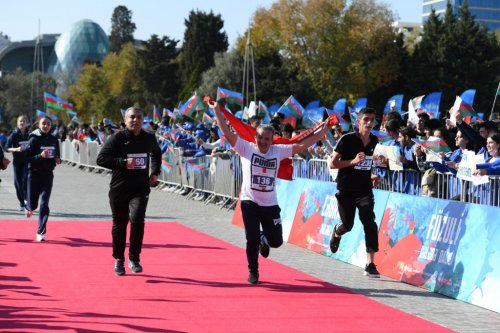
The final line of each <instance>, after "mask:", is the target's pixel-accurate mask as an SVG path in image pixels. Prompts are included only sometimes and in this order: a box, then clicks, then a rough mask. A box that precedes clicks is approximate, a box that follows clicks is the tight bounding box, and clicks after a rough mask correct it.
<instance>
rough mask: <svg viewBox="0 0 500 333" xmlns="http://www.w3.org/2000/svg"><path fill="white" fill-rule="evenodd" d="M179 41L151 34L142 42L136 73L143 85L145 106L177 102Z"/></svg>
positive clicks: (170, 105) (171, 105) (169, 104)
mask: <svg viewBox="0 0 500 333" xmlns="http://www.w3.org/2000/svg"><path fill="white" fill-rule="evenodd" d="M178 42H179V41H177V40H175V39H170V38H169V37H167V36H163V37H162V38H161V39H160V38H159V37H158V36H157V35H152V36H151V38H150V39H149V40H148V41H145V42H142V45H141V48H140V49H139V50H138V51H137V55H138V63H139V66H138V75H139V77H140V79H141V81H142V83H143V86H144V94H145V95H144V97H145V98H146V102H147V105H146V107H147V108H152V106H153V104H154V105H157V106H159V107H160V105H167V106H168V107H173V106H174V105H175V103H176V102H177V96H178V94H179V87H180V82H179V78H178V63H177V62H176V59H177V56H178V55H179V50H178V49H177V43H178Z"/></svg>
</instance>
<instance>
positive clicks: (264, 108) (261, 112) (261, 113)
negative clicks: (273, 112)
mask: <svg viewBox="0 0 500 333" xmlns="http://www.w3.org/2000/svg"><path fill="white" fill-rule="evenodd" d="M258 110H259V112H258V114H259V117H264V116H265V115H266V114H269V111H268V110H267V106H266V104H264V102H262V101H259V109H258Z"/></svg>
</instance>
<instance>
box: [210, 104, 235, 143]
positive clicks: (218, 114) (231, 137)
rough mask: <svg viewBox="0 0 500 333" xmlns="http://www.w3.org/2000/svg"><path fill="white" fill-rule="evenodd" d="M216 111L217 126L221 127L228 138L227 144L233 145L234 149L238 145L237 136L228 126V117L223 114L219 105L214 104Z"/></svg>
mask: <svg viewBox="0 0 500 333" xmlns="http://www.w3.org/2000/svg"><path fill="white" fill-rule="evenodd" d="M214 110H215V119H217V125H219V128H220V130H221V132H222V134H223V135H224V137H225V138H226V140H227V142H229V144H230V145H231V147H234V145H235V144H236V140H237V138H238V137H237V136H236V134H235V133H233V132H232V131H231V130H230V129H229V126H227V124H226V117H224V115H223V114H222V111H221V110H220V108H219V104H218V103H215V104H214Z"/></svg>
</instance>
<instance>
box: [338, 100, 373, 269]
mask: <svg viewBox="0 0 500 333" xmlns="http://www.w3.org/2000/svg"><path fill="white" fill-rule="evenodd" d="M356 121H357V123H358V125H359V130H358V131H356V132H352V133H347V134H344V135H343V136H342V137H341V138H340V140H339V142H338V143H337V146H336V147H335V150H334V152H333V153H332V155H331V157H330V159H329V167H330V168H331V169H339V172H338V176H337V189H338V192H337V194H336V195H335V196H336V197H337V202H338V207H339V215H340V220H341V223H339V224H337V225H336V226H335V227H334V229H333V234H332V237H331V239H330V250H331V251H332V253H336V252H337V251H338V249H339V245H340V240H341V237H342V235H344V234H345V233H347V232H349V231H351V229H352V227H353V225H354V217H355V214H356V208H357V209H358V211H359V219H360V220H361V223H363V227H364V231H365V244H366V252H367V264H366V267H365V275H368V276H371V277H378V276H379V275H380V274H379V272H378V270H377V267H376V266H375V263H374V257H375V253H376V252H378V226H377V224H376V223H375V213H374V207H375V198H374V196H373V191H372V188H373V186H376V184H377V182H378V177H377V176H376V175H373V174H372V168H373V152H374V150H375V146H376V145H377V143H378V139H377V137H376V136H375V135H373V134H372V133H371V130H372V129H373V127H374V126H375V110H374V109H370V108H365V109H361V111H359V116H358V119H357V120H356Z"/></svg>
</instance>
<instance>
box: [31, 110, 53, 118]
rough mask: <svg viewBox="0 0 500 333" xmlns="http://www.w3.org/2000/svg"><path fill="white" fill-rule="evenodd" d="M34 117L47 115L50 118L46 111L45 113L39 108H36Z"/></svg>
mask: <svg viewBox="0 0 500 333" xmlns="http://www.w3.org/2000/svg"><path fill="white" fill-rule="evenodd" d="M35 117H36V119H40V118H42V117H49V118H50V119H52V118H51V117H50V115H49V114H48V113H45V112H43V111H40V110H36V114H35Z"/></svg>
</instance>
